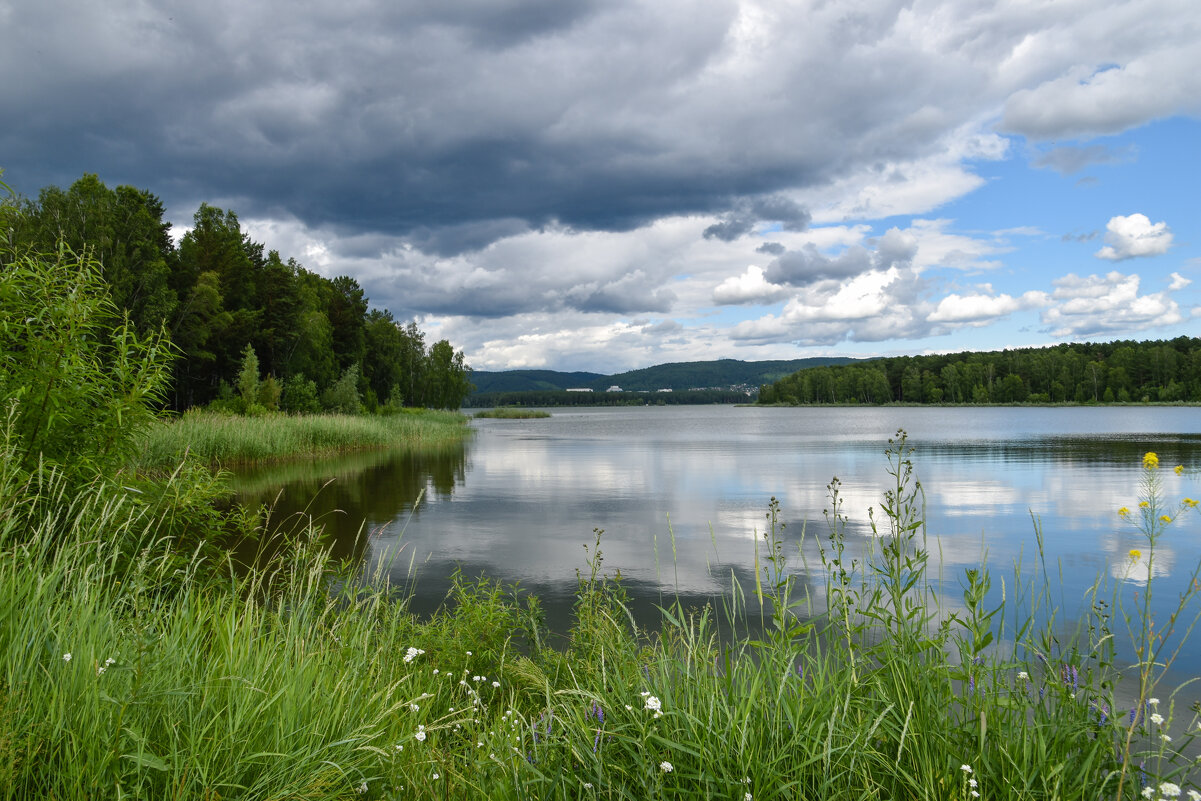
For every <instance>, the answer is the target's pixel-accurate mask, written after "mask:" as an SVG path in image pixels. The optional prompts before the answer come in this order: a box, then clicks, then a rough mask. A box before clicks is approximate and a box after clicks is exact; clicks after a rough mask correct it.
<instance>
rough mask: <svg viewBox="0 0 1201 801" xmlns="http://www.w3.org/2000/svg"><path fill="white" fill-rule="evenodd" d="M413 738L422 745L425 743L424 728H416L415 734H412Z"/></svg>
mask: <svg viewBox="0 0 1201 801" xmlns="http://www.w3.org/2000/svg"><path fill="white" fill-rule="evenodd" d="M413 736H414V737H416V738H417V742H419V743H424V742H425V726H418V727H417V733H416V734H414V735H413Z"/></svg>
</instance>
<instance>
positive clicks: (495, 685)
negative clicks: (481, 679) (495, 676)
mask: <svg viewBox="0 0 1201 801" xmlns="http://www.w3.org/2000/svg"><path fill="white" fill-rule="evenodd" d="M492 686H493V687H499V686H500V682H499V681H494V682H492Z"/></svg>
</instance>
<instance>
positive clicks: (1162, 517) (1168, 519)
mask: <svg viewBox="0 0 1201 801" xmlns="http://www.w3.org/2000/svg"><path fill="white" fill-rule="evenodd" d="M1159 519H1160V520H1162V521H1163V522H1165V523H1171V522H1172V517H1171V515H1160V516H1159Z"/></svg>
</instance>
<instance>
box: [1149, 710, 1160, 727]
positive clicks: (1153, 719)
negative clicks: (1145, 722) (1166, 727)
mask: <svg viewBox="0 0 1201 801" xmlns="http://www.w3.org/2000/svg"><path fill="white" fill-rule="evenodd" d="M1151 722H1152V723H1154V724H1155V725H1156V726H1162V725H1163V715H1161V714H1159V713H1158V712H1155V713H1153V714H1152V715H1151Z"/></svg>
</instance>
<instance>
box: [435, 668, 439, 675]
mask: <svg viewBox="0 0 1201 801" xmlns="http://www.w3.org/2000/svg"><path fill="white" fill-rule="evenodd" d="M434 675H435V676H437V675H438V668H434Z"/></svg>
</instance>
